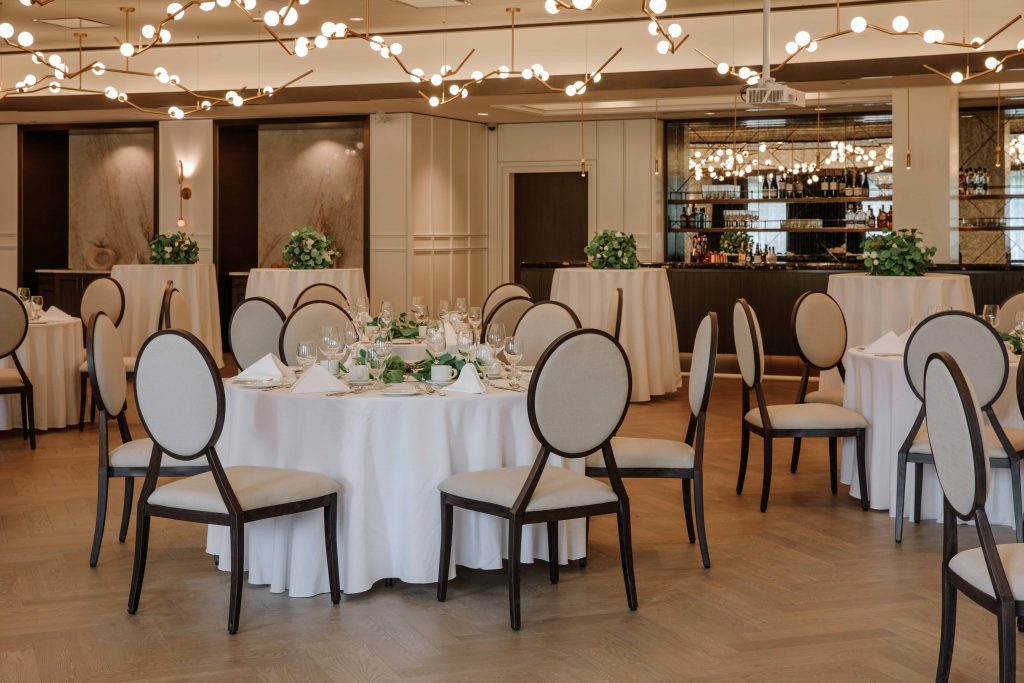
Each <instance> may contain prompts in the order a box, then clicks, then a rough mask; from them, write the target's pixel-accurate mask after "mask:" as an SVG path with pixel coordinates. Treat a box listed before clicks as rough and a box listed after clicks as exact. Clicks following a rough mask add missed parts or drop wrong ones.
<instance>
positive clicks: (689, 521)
mask: <svg viewBox="0 0 1024 683" xmlns="http://www.w3.org/2000/svg"><path fill="white" fill-rule="evenodd" d="M681 481H682V485H683V517H684V518H685V519H686V537H687V538H689V539H690V543H693V542H694V541H695V540H696V537H695V536H694V534H693V505H692V503H691V502H690V480H689V479H686V478H685V477H684V478H683V479H682V480H681Z"/></svg>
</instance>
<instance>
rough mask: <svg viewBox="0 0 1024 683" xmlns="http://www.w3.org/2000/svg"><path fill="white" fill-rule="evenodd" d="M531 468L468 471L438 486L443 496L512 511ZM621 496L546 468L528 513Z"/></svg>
mask: <svg viewBox="0 0 1024 683" xmlns="http://www.w3.org/2000/svg"><path fill="white" fill-rule="evenodd" d="M531 469H532V468H531V467H505V468H502V469H499V470H484V471H482V472H465V473H463V474H456V475H454V476H451V477H448V478H447V479H445V480H444V481H442V482H441V484H440V485H439V486H438V487H437V488H438V489H439V490H441V491H442V492H444V493H450V494H451V495H453V496H458V497H460V498H468V499H469V500H476V501H480V502H483V503H492V504H494V505H500V506H502V507H506V508H511V507H512V504H513V503H515V502H516V498H518V497H519V492H520V491H522V489H523V486H524V485H525V484H526V478H527V477H528V476H529V474H530V470H531ZM617 500H618V496H616V495H615V492H614V491H612V489H611V487H609V486H608V485H607V484H605V483H604V482H600V481H597V480H596V479H591V478H589V477H586V476H584V475H582V474H579V473H577V472H573V471H571V470H567V469H565V468H563V467H545V468H544V472H543V473H542V474H541V476H540V481H539V482H538V483H537V488H536V490H535V491H534V492H533V497H532V498H531V499H530V503H529V505H527V506H526V511H527V512H540V511H542V510H558V509H561V508H573V507H582V506H584V505H599V504H601V503H613V502H615V501H617Z"/></svg>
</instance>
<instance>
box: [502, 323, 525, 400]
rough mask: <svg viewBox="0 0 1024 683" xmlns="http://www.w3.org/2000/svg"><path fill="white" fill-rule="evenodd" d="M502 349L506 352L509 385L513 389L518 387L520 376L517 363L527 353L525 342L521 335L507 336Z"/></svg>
mask: <svg viewBox="0 0 1024 683" xmlns="http://www.w3.org/2000/svg"><path fill="white" fill-rule="evenodd" d="M502 351H503V352H504V353H505V360H507V361H508V364H509V371H508V385H509V386H510V387H512V388H513V389H518V388H519V381H518V378H519V376H518V373H517V371H516V364H518V363H519V360H520V359H521V358H522V357H523V354H524V353H525V347H524V345H523V342H522V340H521V339H520V338H519V337H516V336H515V335H513V336H511V337H505V345H504V347H503V348H502Z"/></svg>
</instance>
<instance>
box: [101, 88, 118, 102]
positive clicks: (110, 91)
mask: <svg viewBox="0 0 1024 683" xmlns="http://www.w3.org/2000/svg"><path fill="white" fill-rule="evenodd" d="M103 94H104V95H106V96H107V99H111V100H116V99H117V88H115V87H114V86H112V85H108V86H107V87H106V88H104V89H103Z"/></svg>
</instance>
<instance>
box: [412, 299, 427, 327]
mask: <svg viewBox="0 0 1024 683" xmlns="http://www.w3.org/2000/svg"><path fill="white" fill-rule="evenodd" d="M411 310H412V317H413V320H415V321H416V324H417V325H422V324H423V318H425V317H426V315H427V309H426V306H424V305H423V297H422V296H414V297H413V298H412V307H411Z"/></svg>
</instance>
